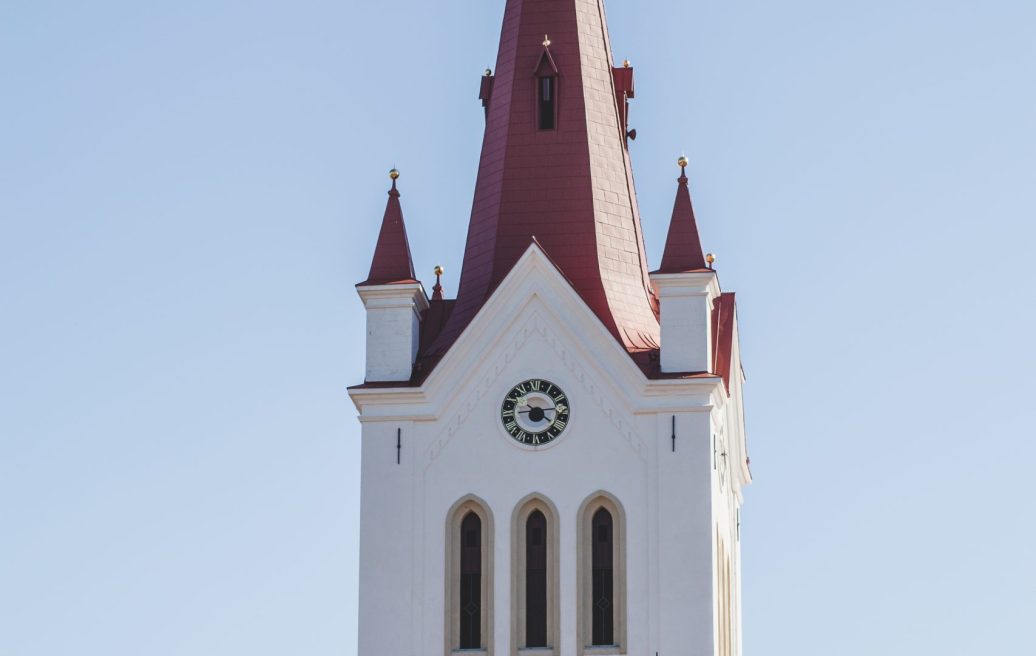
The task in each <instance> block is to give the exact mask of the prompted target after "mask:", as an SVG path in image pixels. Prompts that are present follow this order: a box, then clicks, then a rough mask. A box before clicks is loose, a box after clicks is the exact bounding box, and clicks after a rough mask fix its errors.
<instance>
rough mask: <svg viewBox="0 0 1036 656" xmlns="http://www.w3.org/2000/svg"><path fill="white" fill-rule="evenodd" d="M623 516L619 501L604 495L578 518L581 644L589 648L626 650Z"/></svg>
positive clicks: (594, 499)
mask: <svg viewBox="0 0 1036 656" xmlns="http://www.w3.org/2000/svg"><path fill="white" fill-rule="evenodd" d="M625 522H626V520H625V514H624V513H623V510H622V506H621V505H620V504H619V502H618V500H617V499H615V497H613V496H611V495H610V494H607V493H605V492H600V493H598V494H596V495H594V496H593V497H591V498H590V499H588V500H587V501H586V502H585V503H584V504H583V506H582V508H581V509H580V515H579V527H578V528H579V536H578V540H579V569H580V578H579V583H580V591H579V596H578V599H579V617H580V620H579V633H580V635H579V640H580V644H581V645H583V646H584V647H586V648H587V649H590V648H594V649H596V648H601V647H609V648H611V650H609V651H608V652H607V653H612V652H613V651H614V653H623V650H624V649H625V648H626V646H625V643H626V566H625V563H626V552H625V534H626V528H625V526H626V524H625Z"/></svg>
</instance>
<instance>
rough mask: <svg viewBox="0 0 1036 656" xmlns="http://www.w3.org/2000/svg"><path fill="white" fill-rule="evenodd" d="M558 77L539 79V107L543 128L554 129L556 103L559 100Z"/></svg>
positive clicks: (540, 122)
mask: <svg viewBox="0 0 1036 656" xmlns="http://www.w3.org/2000/svg"><path fill="white" fill-rule="evenodd" d="M556 86H557V79H556V78H553V77H541V78H540V79H539V80H538V84H537V88H538V103H537V105H538V108H539V112H538V114H539V128H540V129H541V130H553V129H554V116H555V112H554V105H555V103H556V102H557V99H556V96H557V89H556V88H555V87H556Z"/></svg>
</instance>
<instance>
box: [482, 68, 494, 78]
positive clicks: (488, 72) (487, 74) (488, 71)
mask: <svg viewBox="0 0 1036 656" xmlns="http://www.w3.org/2000/svg"><path fill="white" fill-rule="evenodd" d="M482 74H483V75H485V76H486V77H489V76H491V75H492V74H493V69H491V68H489V67H488V66H487V67H486V70H485V72H484V73H482Z"/></svg>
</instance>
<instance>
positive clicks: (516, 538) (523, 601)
mask: <svg viewBox="0 0 1036 656" xmlns="http://www.w3.org/2000/svg"><path fill="white" fill-rule="evenodd" d="M558 535H559V531H558V512H557V509H556V508H555V507H554V504H552V503H551V502H550V501H548V500H547V499H546V498H544V497H542V496H540V495H538V494H533V495H529V496H528V497H526V498H525V499H522V500H521V501H520V502H518V505H517V506H515V510H514V516H513V518H512V520H511V553H512V554H513V555H514V557H513V559H512V561H511V653H512V654H513V655H515V656H517V655H518V654H519V653H520V652H521V651H522V650H526V649H532V650H536V653H537V654H538V655H539V656H549V655H550V654H554V655H556V654H557V653H558V645H559V640H560V634H559V626H560V617H559V612H560V602H559V598H558V594H559V587H558V553H559V542H558Z"/></svg>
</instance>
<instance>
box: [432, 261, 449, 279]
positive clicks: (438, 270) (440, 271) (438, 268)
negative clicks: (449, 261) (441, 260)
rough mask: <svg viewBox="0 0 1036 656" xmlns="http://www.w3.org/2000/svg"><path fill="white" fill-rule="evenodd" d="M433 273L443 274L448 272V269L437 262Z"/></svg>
mask: <svg viewBox="0 0 1036 656" xmlns="http://www.w3.org/2000/svg"><path fill="white" fill-rule="evenodd" d="M433 273H435V275H436V276H441V275H442V274H444V273H446V269H444V268H443V266H442V265H441V264H436V265H435V269H434V270H433Z"/></svg>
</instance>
